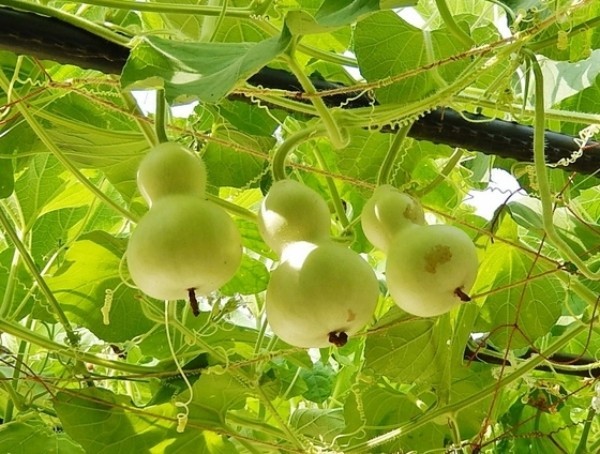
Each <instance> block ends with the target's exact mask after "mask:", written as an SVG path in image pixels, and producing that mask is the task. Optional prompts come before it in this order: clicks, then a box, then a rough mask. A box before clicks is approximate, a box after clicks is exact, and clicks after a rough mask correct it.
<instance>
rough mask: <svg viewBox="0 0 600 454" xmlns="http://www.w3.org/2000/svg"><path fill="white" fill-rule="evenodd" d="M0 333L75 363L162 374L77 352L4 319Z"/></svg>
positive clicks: (0, 320) (151, 367)
mask: <svg viewBox="0 0 600 454" xmlns="http://www.w3.org/2000/svg"><path fill="white" fill-rule="evenodd" d="M0 331H2V332H4V333H6V334H9V335H11V336H14V337H16V338H18V339H22V340H24V341H27V342H30V343H32V344H35V345H37V346H39V347H41V348H44V349H46V350H50V351H53V352H55V353H56V354H57V355H63V356H66V357H68V358H71V359H74V360H77V361H84V362H86V363H90V364H95V365H97V366H101V367H106V368H107V369H112V370H119V371H122V372H128V373H131V374H152V373H159V372H164V369H163V368H160V367H156V366H154V367H153V366H138V365H136V364H129V363H124V362H119V361H112V360H110V359H106V358H102V357H101V356H96V355H94V354H91V353H88V352H84V351H78V350H76V349H73V348H70V347H68V346H66V345H62V344H59V343H57V342H54V341H52V340H50V339H47V338H45V337H43V336H40V335H39V334H37V333H34V332H33V331H31V330H28V329H27V328H24V327H23V326H21V325H18V324H16V323H12V322H9V321H7V320H4V319H0Z"/></svg>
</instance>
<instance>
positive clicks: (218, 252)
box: [126, 195, 242, 300]
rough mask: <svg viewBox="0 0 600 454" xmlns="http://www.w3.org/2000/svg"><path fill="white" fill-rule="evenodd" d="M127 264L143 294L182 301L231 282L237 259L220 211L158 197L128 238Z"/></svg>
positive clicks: (184, 198)
mask: <svg viewBox="0 0 600 454" xmlns="http://www.w3.org/2000/svg"><path fill="white" fill-rule="evenodd" d="M126 257H127V265H128V268H129V273H130V275H131V278H132V279H133V282H134V283H135V284H136V285H137V286H138V288H139V289H140V290H141V291H142V292H144V293H146V294H147V295H149V296H151V297H153V298H157V299H162V300H176V299H187V298H188V296H189V295H190V290H193V291H194V293H195V294H199V295H205V294H207V293H210V292H212V291H214V290H216V289H218V288H219V287H221V286H222V285H223V284H225V283H226V282H227V281H229V279H231V278H232V277H233V275H234V274H235V272H236V271H237V268H238V266H239V264H240V262H241V259H242V243H241V237H240V234H239V232H238V230H237V228H236V225H235V223H234V222H233V220H232V219H231V218H230V217H229V215H228V214H227V213H226V212H225V211H224V210H223V209H222V208H221V207H219V206H216V205H213V204H212V203H210V202H208V201H205V200H202V199H200V198H197V197H195V196H190V195H171V196H165V197H161V198H159V199H158V200H156V201H155V203H154V205H153V206H152V208H151V209H150V211H148V213H146V215H144V216H143V217H142V219H141V220H140V222H139V223H138V225H137V227H136V229H135V230H134V232H133V233H132V235H131V238H130V239H129V243H128V247H127V252H126Z"/></svg>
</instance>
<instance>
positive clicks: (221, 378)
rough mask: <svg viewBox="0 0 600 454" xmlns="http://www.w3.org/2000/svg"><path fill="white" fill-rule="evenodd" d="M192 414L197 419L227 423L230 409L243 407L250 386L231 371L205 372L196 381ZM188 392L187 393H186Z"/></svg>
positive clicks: (191, 406)
mask: <svg viewBox="0 0 600 454" xmlns="http://www.w3.org/2000/svg"><path fill="white" fill-rule="evenodd" d="M193 389H194V396H193V399H192V403H191V405H190V416H191V417H192V418H193V419H194V420H195V421H203V422H204V421H205V422H206V423H214V422H218V423H225V416H226V414H227V412H228V411H229V410H233V409H240V408H243V406H244V403H245V400H246V395H247V394H248V392H249V390H248V388H247V387H246V386H245V385H243V384H242V382H241V381H239V380H237V379H236V378H234V377H233V376H232V374H230V373H225V374H220V375H217V374H214V373H213V374H203V375H202V376H200V378H199V379H198V380H197V381H196V383H194V386H193ZM186 394H187V393H186Z"/></svg>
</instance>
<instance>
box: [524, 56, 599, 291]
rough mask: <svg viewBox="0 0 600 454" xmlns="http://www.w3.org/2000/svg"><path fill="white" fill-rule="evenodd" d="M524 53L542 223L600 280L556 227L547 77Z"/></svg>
mask: <svg viewBox="0 0 600 454" xmlns="http://www.w3.org/2000/svg"><path fill="white" fill-rule="evenodd" d="M524 52H526V54H527V56H528V58H529V62H530V64H531V69H532V71H533V75H534V87H535V120H534V130H533V162H534V166H535V172H536V176H537V180H538V187H539V193H540V200H541V203H542V223H543V226H544V231H545V232H546V235H548V239H549V240H550V241H551V243H552V244H553V245H554V246H555V247H556V248H557V249H558V250H559V252H560V253H562V254H563V255H564V256H565V257H567V259H568V260H569V261H570V262H572V263H573V264H574V265H575V266H576V267H577V269H578V270H579V271H580V272H581V273H582V274H583V275H584V276H585V277H587V278H588V279H591V280H599V279H600V270H599V271H596V272H593V271H591V270H590V269H589V267H588V266H587V264H586V263H585V262H584V261H583V260H582V259H581V257H580V256H579V255H578V254H577V253H575V251H573V249H571V247H570V246H569V244H568V243H567V242H566V241H565V240H563V239H562V238H561V237H560V236H559V234H558V232H557V231H556V229H555V227H554V202H553V197H552V191H551V188H550V182H549V180H548V173H547V169H546V162H545V155H544V148H545V146H544V132H545V114H544V76H543V74H542V69H541V68H540V65H539V63H538V61H537V59H536V57H535V55H534V54H533V53H532V52H531V51H529V50H526V49H525V50H524Z"/></svg>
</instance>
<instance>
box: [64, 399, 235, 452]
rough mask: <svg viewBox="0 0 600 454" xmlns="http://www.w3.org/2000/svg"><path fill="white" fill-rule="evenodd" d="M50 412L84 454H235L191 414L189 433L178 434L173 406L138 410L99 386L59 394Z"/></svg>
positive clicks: (230, 446) (225, 441)
mask: <svg viewBox="0 0 600 454" xmlns="http://www.w3.org/2000/svg"><path fill="white" fill-rule="evenodd" d="M54 409H55V410H56V413H57V414H58V417H59V418H60V420H61V422H62V424H63V428H64V430H65V432H66V433H67V434H69V435H70V436H71V437H72V438H73V439H74V440H75V441H77V442H79V443H80V444H81V446H83V448H84V449H85V452H93V453H98V454H109V453H112V452H115V451H116V452H148V453H159V452H168V453H173V454H179V453H184V452H186V451H188V450H189V448H190V446H193V447H194V452H197V453H202V454H217V453H218V454H226V453H227V452H232V451H233V446H232V444H231V442H229V441H228V440H227V439H225V438H223V437H221V436H219V435H217V434H216V433H214V432H211V431H210V429H209V428H207V427H206V426H205V425H203V424H202V423H200V422H196V421H195V418H194V413H193V412H192V413H191V414H190V421H189V422H188V427H187V429H186V430H185V431H184V432H183V433H178V432H177V430H176V428H177V418H176V415H177V413H178V412H179V409H178V408H177V407H175V406H174V405H173V404H171V403H169V404H164V405H157V406H154V407H149V408H146V409H139V408H136V407H134V406H133V405H132V404H131V402H130V401H129V399H128V398H127V397H126V396H119V395H116V394H113V393H112V392H110V391H108V390H106V389H102V388H87V389H84V390H80V391H75V390H71V391H69V392H62V391H61V392H59V393H57V395H56V398H55V399H54ZM207 429H209V430H207Z"/></svg>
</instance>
